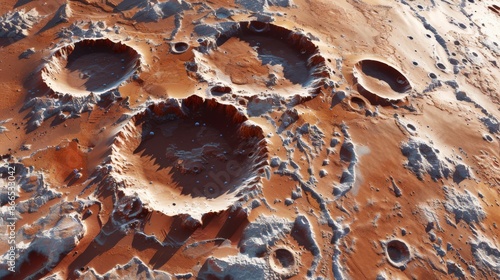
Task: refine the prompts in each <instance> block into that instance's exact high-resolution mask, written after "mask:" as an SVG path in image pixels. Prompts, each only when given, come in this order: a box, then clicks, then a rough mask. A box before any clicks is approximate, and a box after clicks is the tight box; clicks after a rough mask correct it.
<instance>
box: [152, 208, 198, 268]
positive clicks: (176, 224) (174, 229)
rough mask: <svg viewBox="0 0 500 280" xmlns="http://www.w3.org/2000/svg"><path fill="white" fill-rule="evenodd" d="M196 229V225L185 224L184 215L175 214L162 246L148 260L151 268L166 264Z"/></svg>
mask: <svg viewBox="0 0 500 280" xmlns="http://www.w3.org/2000/svg"><path fill="white" fill-rule="evenodd" d="M197 229H198V226H186V217H185V216H176V217H175V218H174V221H173V223H172V225H171V226H170V230H169V232H168V234H167V236H166V237H165V239H164V240H163V244H164V246H163V247H162V248H161V249H159V250H158V251H157V252H156V254H154V256H153V257H152V258H151V260H150V261H149V264H150V265H152V266H153V269H159V268H160V267H162V266H163V265H164V264H166V263H167V262H168V261H169V260H170V259H171V258H172V257H173V256H174V255H175V253H176V252H177V251H178V250H179V249H180V248H181V247H182V246H183V245H184V244H185V242H186V241H187V240H188V239H189V237H191V235H192V234H193V233H194V232H195V231H196V230H197Z"/></svg>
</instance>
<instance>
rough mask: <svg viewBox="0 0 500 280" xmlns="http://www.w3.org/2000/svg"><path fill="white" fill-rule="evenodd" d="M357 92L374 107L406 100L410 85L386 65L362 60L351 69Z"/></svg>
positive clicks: (402, 75)
mask: <svg viewBox="0 0 500 280" xmlns="http://www.w3.org/2000/svg"><path fill="white" fill-rule="evenodd" d="M353 74H354V78H355V80H356V82H357V84H358V91H359V92H360V93H361V94H362V95H363V96H365V97H366V98H367V99H368V100H370V102H371V103H372V104H374V105H377V104H383V103H386V102H391V101H392V102H394V101H398V100H401V99H404V98H406V97H407V96H408V95H409V91H410V90H411V88H412V87H411V84H410V81H409V80H408V78H406V77H405V75H404V74H403V73H401V72H400V71H399V70H397V69H396V68H394V67H393V66H391V65H389V64H388V63H385V62H382V61H378V60H372V59H364V60H360V61H358V62H357V63H356V64H355V65H354V68H353Z"/></svg>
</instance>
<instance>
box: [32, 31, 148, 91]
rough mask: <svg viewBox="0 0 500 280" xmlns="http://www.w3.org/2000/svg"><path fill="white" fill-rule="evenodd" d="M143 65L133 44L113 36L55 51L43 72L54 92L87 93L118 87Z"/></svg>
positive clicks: (86, 40) (77, 43)
mask: <svg viewBox="0 0 500 280" xmlns="http://www.w3.org/2000/svg"><path fill="white" fill-rule="evenodd" d="M140 65H141V55H140V54H139V53H138V52H137V51H136V50H135V49H133V48H132V47H129V46H127V45H125V44H122V43H120V42H113V41H111V40H109V39H85V40H81V41H78V42H76V43H72V44H69V45H66V46H63V47H61V48H60V49H58V50H57V51H56V52H54V53H53V54H52V56H51V57H50V58H49V60H48V62H47V63H46V64H45V65H44V67H43V69H42V71H41V75H42V80H43V81H44V82H45V84H46V85H47V86H48V87H49V88H51V89H52V90H53V91H54V92H56V93H62V94H70V95H77V96H83V95H88V94H90V93H95V94H100V93H104V92H107V91H109V90H112V89H114V88H117V87H118V86H119V85H120V84H122V83H123V82H125V81H127V80H128V79H129V78H130V77H131V76H132V75H133V74H134V73H135V72H136V71H138V70H139V68H140Z"/></svg>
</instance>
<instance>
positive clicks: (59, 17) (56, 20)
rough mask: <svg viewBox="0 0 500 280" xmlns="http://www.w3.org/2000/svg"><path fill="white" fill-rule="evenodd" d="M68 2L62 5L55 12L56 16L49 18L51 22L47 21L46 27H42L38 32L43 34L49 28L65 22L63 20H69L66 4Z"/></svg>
mask: <svg viewBox="0 0 500 280" xmlns="http://www.w3.org/2000/svg"><path fill="white" fill-rule="evenodd" d="M66 5H67V4H63V5H61V6H60V7H59V8H58V9H57V11H56V13H55V14H54V16H53V17H52V18H51V19H50V20H49V22H47V24H45V26H44V27H42V28H41V29H40V30H39V31H38V32H37V33H36V34H37V35H38V34H41V33H43V32H45V31H47V30H49V29H51V28H52V27H54V26H56V25H58V24H60V23H63V22H68V19H67V18H66V17H65V9H66V8H67V6H66Z"/></svg>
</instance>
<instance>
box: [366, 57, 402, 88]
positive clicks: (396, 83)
mask: <svg viewBox="0 0 500 280" xmlns="http://www.w3.org/2000/svg"><path fill="white" fill-rule="evenodd" d="M359 63H360V66H361V71H362V72H363V73H364V74H365V75H367V76H370V77H372V78H375V79H378V80H382V81H384V82H386V83H387V84H388V85H389V86H390V87H391V89H392V90H393V91H395V92H399V93H405V92H407V91H408V90H410V89H411V86H410V82H409V81H408V79H406V77H405V76H404V75H403V74H402V73H401V72H399V71H398V70H396V69H394V68H393V67H391V66H389V65H388V64H385V63H383V62H380V61H376V60H362V61H360V62H359Z"/></svg>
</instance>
